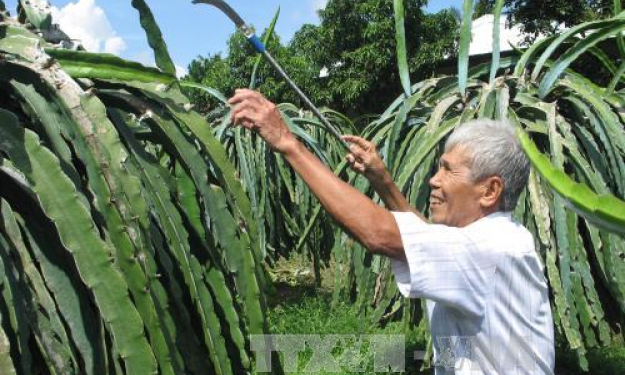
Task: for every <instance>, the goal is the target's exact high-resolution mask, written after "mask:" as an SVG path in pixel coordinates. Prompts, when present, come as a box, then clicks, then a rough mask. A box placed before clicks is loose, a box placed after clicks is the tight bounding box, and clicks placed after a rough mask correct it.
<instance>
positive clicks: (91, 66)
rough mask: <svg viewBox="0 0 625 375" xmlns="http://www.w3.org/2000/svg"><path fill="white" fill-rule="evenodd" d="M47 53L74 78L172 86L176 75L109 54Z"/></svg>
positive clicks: (56, 50)
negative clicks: (155, 83)
mask: <svg viewBox="0 0 625 375" xmlns="http://www.w3.org/2000/svg"><path fill="white" fill-rule="evenodd" d="M45 52H46V53H47V54H48V55H50V56H52V57H53V58H54V59H56V60H57V61H58V62H59V64H61V67H62V68H63V70H64V71H66V72H67V74H69V75H70V76H72V77H73V78H94V79H95V78H97V79H115V80H119V81H139V82H157V83H164V84H170V83H172V82H175V81H176V77H175V75H174V74H173V73H172V74H169V73H167V72H161V71H160V70H158V69H156V68H150V67H146V66H143V65H142V64H140V63H137V62H134V61H128V60H124V59H121V58H119V57H117V56H115V55H111V54H107V53H91V52H82V51H72V50H66V49H60V48H46V49H45Z"/></svg>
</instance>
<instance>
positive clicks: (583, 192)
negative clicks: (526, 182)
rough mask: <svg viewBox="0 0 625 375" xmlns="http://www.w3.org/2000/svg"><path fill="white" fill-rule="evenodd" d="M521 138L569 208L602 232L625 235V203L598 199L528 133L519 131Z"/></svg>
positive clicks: (613, 197)
mask: <svg viewBox="0 0 625 375" xmlns="http://www.w3.org/2000/svg"><path fill="white" fill-rule="evenodd" d="M517 134H518V135H519V139H520V140H521V145H522V146H523V149H524V150H525V152H526V153H527V156H528V157H529V159H530V161H531V162H532V165H533V166H534V168H536V170H537V171H538V172H539V173H540V175H541V176H542V178H544V179H545V181H546V182H547V183H548V184H549V186H550V187H551V188H553V189H554V190H555V191H556V192H557V193H558V194H559V195H560V196H562V198H563V199H565V201H566V202H567V203H568V207H569V208H571V209H573V210H574V211H575V212H576V213H578V214H579V215H581V216H583V217H584V218H586V219H587V220H589V221H590V222H592V223H593V224H594V225H597V226H598V227H599V228H601V229H605V230H608V231H611V232H614V233H620V234H625V202H623V201H621V200H620V199H618V198H616V197H615V196H613V195H611V194H605V195H597V194H596V193H594V192H593V191H592V190H590V188H589V187H588V186H587V185H584V184H579V183H575V182H574V181H573V180H571V179H570V178H569V177H568V176H567V175H566V174H565V173H564V172H562V171H561V170H559V169H556V168H555V167H554V166H553V164H551V162H550V161H549V159H548V158H547V157H546V156H544V155H543V154H541V153H540V151H538V148H536V145H535V144H534V142H532V140H531V139H530V138H529V137H528V136H527V134H525V132H523V131H521V130H519V131H517Z"/></svg>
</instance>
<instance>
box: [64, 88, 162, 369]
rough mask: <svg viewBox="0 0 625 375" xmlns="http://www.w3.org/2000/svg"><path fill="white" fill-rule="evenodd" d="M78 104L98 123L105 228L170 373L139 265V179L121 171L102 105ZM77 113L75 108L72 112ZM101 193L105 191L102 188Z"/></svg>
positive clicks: (120, 152)
mask: <svg viewBox="0 0 625 375" xmlns="http://www.w3.org/2000/svg"><path fill="white" fill-rule="evenodd" d="M80 103H81V109H82V110H84V113H83V114H81V115H82V116H81V117H83V118H84V117H86V119H88V121H89V122H90V123H91V124H98V125H97V127H98V128H97V130H96V131H97V134H98V140H99V142H100V144H101V145H100V146H99V147H102V148H101V149H99V147H98V146H96V145H95V143H91V144H90V146H91V148H92V150H93V153H94V154H95V155H97V156H98V157H99V160H98V162H99V164H100V166H101V171H102V174H103V175H104V176H105V179H106V180H107V186H108V187H109V189H110V196H101V198H102V199H107V198H108V199H109V200H111V199H112V200H113V201H114V202H115V203H114V207H115V209H113V210H110V212H109V215H107V224H108V225H107V226H108V228H109V231H110V232H111V234H112V236H111V239H112V241H113V243H114V244H115V250H116V254H117V261H118V262H117V263H118V265H119V266H120V269H121V270H122V273H123V275H124V278H125V280H126V283H127V284H128V287H129V290H130V293H131V295H132V298H133V300H134V302H135V305H136V307H137V310H138V311H139V313H140V315H141V317H142V319H143V322H144V324H145V327H146V330H147V333H148V335H149V338H150V344H151V346H152V350H153V351H154V354H155V356H156V359H157V361H158V364H159V370H160V372H161V373H163V374H173V368H172V365H171V355H170V352H169V348H168V346H167V343H166V340H165V337H164V335H163V332H162V328H161V325H160V320H159V317H158V315H157V313H156V307H155V303H154V300H153V298H152V295H151V294H150V293H149V292H147V291H148V290H149V287H148V285H149V280H148V277H147V276H146V273H145V272H144V270H143V269H142V265H143V264H145V261H142V259H146V258H147V257H148V253H146V250H145V245H144V244H145V243H146V242H147V241H146V240H145V238H143V236H142V234H143V233H144V232H145V230H147V228H146V226H147V223H146V221H147V208H146V207H145V205H144V201H143V199H142V197H141V193H140V190H141V189H140V180H139V179H138V178H137V177H135V176H131V175H130V174H129V173H128V171H127V170H126V169H125V168H124V164H123V163H124V161H125V160H126V159H127V158H128V153H127V152H126V150H125V149H124V148H123V147H122V144H121V142H120V139H119V135H118V133H117V131H116V129H115V128H114V126H113V124H112V123H111V122H110V121H109V120H108V117H107V116H106V109H105V108H104V106H103V105H102V103H101V102H100V101H99V100H98V99H97V98H95V97H92V96H83V97H81V100H80ZM76 111H77V109H76V108H75V109H74V112H76ZM86 119H85V120H86ZM94 128H95V126H94ZM104 150H106V152H104ZM102 191H103V192H104V191H106V189H104V188H103V189H102ZM142 218H143V220H142ZM141 222H143V228H142V227H141ZM142 244H143V245H142Z"/></svg>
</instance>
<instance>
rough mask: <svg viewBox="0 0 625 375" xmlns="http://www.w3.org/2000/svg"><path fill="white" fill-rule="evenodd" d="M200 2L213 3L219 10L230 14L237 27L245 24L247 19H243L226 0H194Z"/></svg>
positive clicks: (196, 2)
mask: <svg viewBox="0 0 625 375" xmlns="http://www.w3.org/2000/svg"><path fill="white" fill-rule="evenodd" d="M200 3H202V4H208V5H212V6H214V7H216V8H218V9H219V10H221V11H222V12H224V13H225V14H226V15H227V16H228V18H230V19H231V20H232V22H234V24H235V25H236V27H237V28H242V27H244V26H245V21H243V18H241V16H239V14H238V13H237V12H236V11H235V10H234V9H232V7H231V6H230V5H228V3H226V2H225V1H223V0H193V4H200Z"/></svg>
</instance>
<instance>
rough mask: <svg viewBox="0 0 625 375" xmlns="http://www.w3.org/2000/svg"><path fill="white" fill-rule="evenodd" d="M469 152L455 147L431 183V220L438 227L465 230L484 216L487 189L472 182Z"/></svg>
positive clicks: (443, 159)
mask: <svg viewBox="0 0 625 375" xmlns="http://www.w3.org/2000/svg"><path fill="white" fill-rule="evenodd" d="M470 176H471V170H470V169H469V160H468V156H467V153H466V151H465V150H464V149H463V148H462V147H454V148H453V149H452V150H451V151H449V152H446V153H444V154H443V155H442V156H441V159H440V161H439V168H438V172H436V174H435V175H434V177H432V178H431V179H430V187H431V188H432V192H431V193H430V219H431V220H432V222H434V223H436V224H444V225H449V226H452V227H464V226H467V225H469V224H471V223H472V222H474V221H476V220H478V219H480V218H481V217H483V216H484V214H483V211H482V208H481V206H480V199H481V196H482V191H483V186H482V185H481V184H479V183H474V182H472V181H471V178H470Z"/></svg>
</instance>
